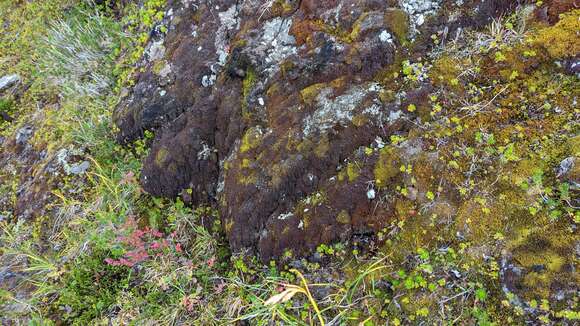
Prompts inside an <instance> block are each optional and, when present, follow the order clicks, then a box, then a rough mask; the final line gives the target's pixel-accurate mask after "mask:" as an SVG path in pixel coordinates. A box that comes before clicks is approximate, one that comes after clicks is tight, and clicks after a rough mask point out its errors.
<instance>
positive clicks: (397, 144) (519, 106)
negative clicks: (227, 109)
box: [0, 0, 580, 325]
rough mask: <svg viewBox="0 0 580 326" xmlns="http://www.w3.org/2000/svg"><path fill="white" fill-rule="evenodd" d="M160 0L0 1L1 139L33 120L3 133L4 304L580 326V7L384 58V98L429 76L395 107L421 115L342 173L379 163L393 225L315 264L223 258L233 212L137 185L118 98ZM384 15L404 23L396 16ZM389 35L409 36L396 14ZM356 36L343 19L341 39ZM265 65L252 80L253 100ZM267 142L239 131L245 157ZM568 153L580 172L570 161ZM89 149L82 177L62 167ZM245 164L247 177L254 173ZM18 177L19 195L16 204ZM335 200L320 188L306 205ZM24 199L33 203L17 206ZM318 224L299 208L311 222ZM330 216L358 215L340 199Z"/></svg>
mask: <svg viewBox="0 0 580 326" xmlns="http://www.w3.org/2000/svg"><path fill="white" fill-rule="evenodd" d="M283 4H284V2H282V1H278V2H277V5H279V6H282V7H283ZM164 5H165V3H164V1H161V0H147V1H144V4H143V7H138V6H137V5H136V4H126V5H123V6H121V5H118V6H112V7H101V8H95V7H93V6H90V5H87V4H84V3H79V2H77V1H72V0H71V1H57V0H47V1H33V2H27V1H22V2H14V1H3V2H0V12H1V13H2V19H3V20H5V21H7V22H9V24H8V25H7V26H8V27H7V28H6V32H3V33H2V34H1V35H0V48H1V49H2V52H1V53H0V72H2V75H4V74H8V73H18V74H19V75H20V76H21V77H22V78H23V80H24V84H25V85H27V87H26V88H25V89H21V90H20V91H19V93H17V94H16V95H14V94H11V95H7V96H6V97H5V98H2V99H1V100H0V113H7V114H8V115H10V116H11V117H12V118H13V119H14V120H13V121H3V120H1V119H0V132H1V136H2V137H4V138H6V139H12V138H14V137H15V136H14V135H16V134H18V133H19V132H20V134H22V132H21V130H23V128H25V127H26V126H32V127H33V130H34V132H33V134H32V135H31V136H30V138H29V139H28V141H27V144H28V145H29V147H25V148H22V146H20V145H18V144H17V143H15V142H10V141H8V140H7V141H5V142H3V144H2V150H3V152H2V154H1V161H0V162H1V164H2V169H1V170H0V182H1V183H0V197H1V200H0V215H1V216H2V217H1V218H0V227H1V232H0V236H1V238H0V254H1V258H0V262H1V263H2V268H1V269H0V279H1V280H2V286H1V288H0V309H1V310H0V315H1V316H2V318H6V320H14V321H17V320H21V321H30V323H31V324H34V325H44V324H46V325H51V324H59V323H60V324H77V325H87V324H107V323H109V322H110V323H112V324H114V325H117V324H130V323H133V324H136V325H141V324H145V323H146V322H153V323H158V324H163V325H166V324H167V325H170V324H191V325H211V324H236V323H241V322H242V321H248V322H249V323H250V324H252V325H269V324H285V325H318V324H328V325H330V324H333V325H340V324H347V325H350V324H352V325H357V324H360V325H384V324H386V323H387V322H388V324H389V325H399V324H419V323H421V322H422V323H424V324H436V323H438V322H442V321H444V322H445V323H449V324H478V325H494V324H496V325H501V324H522V323H524V322H525V321H531V322H533V323H543V324H570V325H572V324H574V323H575V322H577V320H578V319H579V315H578V296H577V291H578V289H577V284H578V283H579V281H580V280H579V277H578V273H577V271H576V269H577V260H578V253H577V249H575V248H576V247H577V246H578V236H577V224H578V222H579V219H580V213H579V212H578V210H577V207H575V205H576V206H577V203H578V189H577V188H574V187H577V184H575V182H577V180H578V175H579V172H578V171H579V170H578V169H579V166H580V163H578V157H580V153H579V150H580V138H579V136H578V131H579V130H578V129H579V128H578V127H579V126H578V120H579V119H578V118H579V114H580V112H579V111H578V108H577V104H575V103H576V101H577V97H578V89H579V86H580V85H579V83H578V77H577V76H575V75H573V74H566V73H565V72H564V71H563V69H562V67H561V66H562V64H561V62H562V61H564V60H566V59H569V58H571V57H574V56H576V55H577V54H578V53H579V52H580V44H579V41H578V39H579V38H578V35H577V32H578V30H579V29H580V25H579V19H580V18H579V17H580V16H579V15H580V12H579V11H578V10H576V11H569V12H567V13H565V14H563V15H562V17H561V18H560V20H559V22H558V23H556V24H555V25H551V26H550V25H547V24H544V23H540V22H536V21H534V20H533V19H532V18H530V17H529V16H530V14H529V13H528V15H527V16H526V12H525V11H524V10H523V9H522V10H518V11H516V12H515V13H514V14H512V15H510V16H507V17H503V18H502V19H501V20H496V21H494V23H493V24H492V25H491V26H489V27H488V28H487V29H485V30H482V31H479V32H470V33H467V34H466V35H465V36H464V38H463V39H462V40H461V42H457V43H451V44H447V45H446V46H445V47H437V46H435V49H434V51H433V53H432V55H431V56H429V57H427V58H421V59H409V60H403V58H398V59H397V61H396V62H395V63H393V64H392V65H391V66H390V67H386V68H385V69H384V71H383V72H382V73H381V74H380V75H379V76H377V77H376V82H377V83H380V84H381V85H383V86H384V87H385V89H384V90H383V93H382V94H381V97H383V98H384V99H385V101H389V100H390V99H392V98H393V97H394V96H395V93H396V92H399V91H404V90H411V89H414V87H415V86H416V85H417V84H418V83H419V80H424V79H426V78H429V80H430V81H431V82H430V83H431V84H432V86H433V88H432V91H431V92H430V94H429V96H428V100H427V101H422V102H411V103H408V104H406V105H405V107H404V108H403V110H404V111H405V112H406V113H408V114H410V117H417V116H419V117H421V120H420V121H421V122H419V124H418V125H417V128H416V129H412V130H411V131H410V132H408V133H404V134H396V135H393V136H391V138H390V139H385V140H384V143H382V142H381V144H380V146H379V145H377V144H376V143H372V144H369V146H367V147H365V148H364V149H363V153H364V155H361V156H360V158H359V161H360V162H357V161H352V162H349V163H348V164H345V165H344V167H343V169H342V170H338V171H337V172H336V175H337V179H338V180H339V182H341V183H353V182H356V181H357V180H359V178H363V177H368V175H369V173H366V176H365V172H369V171H361V169H360V168H359V166H362V165H363V164H362V163H365V162H371V160H375V161H372V162H374V163H373V165H372V167H373V168H372V171H370V178H371V180H370V181H371V183H372V186H373V189H376V193H377V196H379V195H380V196H382V197H381V200H383V201H388V202H392V203H393V207H395V209H394V212H393V216H392V221H391V222H389V224H388V226H386V227H385V228H384V229H383V230H381V231H380V232H378V233H377V234H376V235H375V236H374V239H373V240H376V241H373V242H372V243H373V247H370V245H368V243H371V242H366V239H364V238H361V239H358V238H355V239H352V240H351V241H350V242H347V243H334V244H320V246H319V247H318V248H317V253H316V255H314V258H315V259H310V260H308V259H301V258H296V257H293V253H292V252H290V251H288V252H287V253H286V255H284V257H281V258H280V259H279V260H278V261H273V262H271V264H269V265H266V266H265V265H263V264H261V263H260V262H259V261H258V259H257V258H255V257H253V256H251V255H245V253H236V254H231V253H230V251H229V249H228V246H227V243H226V240H225V239H224V233H225V232H228V225H222V223H221V222H220V219H219V217H218V213H217V212H216V211H215V209H212V208H210V207H206V206H200V207H195V208H191V207H187V206H186V205H185V204H184V203H183V202H182V201H181V200H180V199H176V200H167V199H161V198H153V197H151V196H150V195H148V194H146V193H144V192H143V191H142V189H141V187H140V185H139V183H138V181H137V180H138V176H139V173H140V171H141V162H142V159H143V158H144V156H145V155H146V154H147V152H148V146H149V143H150V142H151V139H152V137H153V135H152V134H151V133H148V132H146V133H145V137H144V138H143V139H142V140H138V141H136V142H134V143H131V144H128V145H127V146H120V145H119V144H117V143H116V142H115V140H114V131H115V130H114V127H113V125H112V123H111V112H112V107H113V106H114V105H115V104H116V101H117V98H118V97H119V95H120V93H122V92H124V91H126V88H127V87H130V86H131V85H132V84H133V83H134V80H133V79H132V78H133V73H134V72H135V71H136V69H137V68H136V67H138V65H137V63H138V61H139V60H140V58H141V57H142V55H143V52H144V47H145V45H146V43H147V41H148V35H149V32H150V30H151V28H152V27H153V26H157V24H158V23H159V22H160V21H161V20H162V18H163V15H164V11H163V8H164V7H163V6H164ZM392 15H394V16H396V17H398V18H397V19H396V20H395V19H393V21H401V22H400V24H406V20H405V19H404V18H405V17H404V13H402V12H396V13H392ZM401 15H403V16H402V18H401V17H400V16H401ZM405 26H406V25H405ZM158 28H159V29H160V30H163V26H162V25H161V26H160V27H158ZM394 31H395V36H396V37H397V38H401V39H403V41H404V44H405V46H411V45H409V44H408V42H410V41H407V40H406V39H405V35H406V33H407V32H408V31H407V28H403V27H401V26H396V27H394ZM355 32H356V31H353V33H350V34H348V35H347V34H345V33H339V32H336V33H337V35H342V37H344V38H346V39H349V40H350V38H356V33H355ZM297 33H299V31H298V32H297ZM343 34H344V35H343ZM431 40H432V42H434V43H435V44H438V42H439V39H438V36H437V35H433V36H432V37H431ZM556 62H559V63H560V64H556ZM255 78H256V77H255V75H254V73H253V72H252V71H251V70H249V71H248V73H247V74H246V75H245V79H244V81H243V87H244V91H243V94H241V95H242V96H243V98H244V102H243V103H246V100H247V97H248V96H249V93H250V88H251V87H252V85H253V84H254V83H255ZM318 86H320V87H316V85H314V86H311V87H309V88H305V89H304V90H303V92H302V95H303V97H304V101H305V102H306V101H309V100H314V98H315V97H316V96H317V94H318V92H319V91H320V90H321V89H322V88H324V87H326V86H325V85H322V86H321V85H318ZM330 87H337V88H338V87H341V86H340V81H336V83H334V84H333V85H330ZM39 108H41V109H39ZM242 109H244V110H245V109H247V107H246V106H245V105H244V106H242ZM244 113H246V112H245V111H244ZM359 118H360V119H364V117H359ZM353 121H355V122H356V121H357V117H354V119H353ZM355 124H356V123H355ZM260 141H261V138H260V134H259V133H258V132H256V130H253V129H249V130H248V131H247V132H246V133H245V136H244V137H243V138H242V141H241V147H240V152H241V153H242V154H243V153H251V151H252V150H253V149H254V148H256V147H257V146H258V145H259V143H260ZM326 144H327V143H326ZM28 145H27V146H28ZM326 146H327V145H326ZM294 147H295V148H298V149H300V148H314V151H315V153H316V155H320V156H323V155H324V154H325V152H326V151H327V150H328V148H325V141H324V139H321V140H320V142H319V144H316V146H313V144H302V143H300V144H291V143H290V142H289V143H288V145H287V148H290V149H292V150H293V149H294ZM284 148H285V147H282V146H281V150H284ZM414 148H419V149H421V150H419V151H417V150H413V149H414ZM63 150H64V151H63ZM40 152H44V154H43V155H40V154H38V153H40ZM160 153H163V152H159V153H158V156H160V155H159V154H160ZM248 155H249V154H248ZM161 156H163V155H161ZM570 157H573V158H576V165H573V168H572V170H570V171H566V173H563V174H562V173H560V170H559V169H560V165H561V162H563V161H564V160H565V159H567V158H570ZM162 158H163V157H161V158H160V159H162ZM85 161H86V162H89V164H90V167H89V169H88V170H87V171H86V173H78V174H77V173H73V172H71V171H72V170H74V167H76V166H77V165H78V164H80V163H82V162H85ZM240 162H241V165H243V166H242V168H245V169H247V168H249V167H250V166H251V165H252V163H253V162H252V161H251V159H250V158H246V159H244V160H240ZM51 171H52V172H51ZM54 171H56V172H54ZM41 176H42V178H41ZM239 178H240V179H241V180H240V182H241V183H253V182H254V181H253V179H252V174H251V173H248V174H246V175H241V174H240V175H239ZM23 187H24V192H25V193H30V194H31V195H30V196H29V197H26V198H24V199H20V197H19V196H17V193H21V191H19V190H21V189H23ZM47 189H48V190H47ZM37 194H39V195H37ZM327 201H328V199H327V196H326V189H320V191H319V192H317V193H316V194H314V195H312V196H310V197H309V200H308V201H305V202H303V203H300V204H299V205H297V211H296V212H297V214H298V213H300V214H304V209H305V208H309V207H315V206H318V205H320V204H321V203H326V202H327ZM31 202H35V203H41V202H42V203H43V204H42V209H35V210H34V211H32V212H30V211H27V210H26V209H25V208H26V207H27V205H28V204H29V203H31ZM23 207H24V208H23ZM20 215H21V216H25V217H18V216H20ZM313 218H316V216H309V215H307V214H304V219H303V221H304V224H305V225H304V227H305V228H306V229H307V228H308V221H309V219H313ZM336 218H337V220H338V221H339V222H340V223H344V224H347V223H349V222H350V220H351V216H349V214H348V213H347V212H346V211H341V212H340V213H339V214H338V216H337V217H336ZM506 253H508V254H506ZM516 269H519V270H520V271H523V272H517V271H516ZM516 274H517V275H516ZM556 296H561V297H562V299H560V300H554V299H553V298H554V297H556Z"/></svg>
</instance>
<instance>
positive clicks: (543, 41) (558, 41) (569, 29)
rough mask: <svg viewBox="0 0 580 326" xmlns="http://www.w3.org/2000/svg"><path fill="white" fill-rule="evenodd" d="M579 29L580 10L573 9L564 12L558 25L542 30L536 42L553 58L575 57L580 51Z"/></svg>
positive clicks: (535, 39)
mask: <svg viewBox="0 0 580 326" xmlns="http://www.w3.org/2000/svg"><path fill="white" fill-rule="evenodd" d="M578 31H580V10H573V11H571V12H569V13H567V14H564V15H563V16H562V18H561V19H560V21H559V22H558V23H557V24H556V25H554V26H551V27H547V28H544V29H542V30H540V31H539V32H538V34H537V36H536V37H535V38H534V42H535V43H536V44H537V45H538V46H542V47H544V48H545V49H546V51H548V53H549V54H550V56H551V57H552V58H553V59H562V58H566V57H573V56H575V55H577V54H578V53H580V37H579V36H578Z"/></svg>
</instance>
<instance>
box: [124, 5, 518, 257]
mask: <svg viewBox="0 0 580 326" xmlns="http://www.w3.org/2000/svg"><path fill="white" fill-rule="evenodd" d="M515 2H516V1H497V0H487V1H479V0H477V1H403V0H401V1H398V2H397V1H374V0H366V1H358V0H357V1H355V0H341V1H307V0H303V1H294V2H285V3H284V4H283V5H282V4H281V3H280V2H276V4H274V5H273V6H272V7H271V8H264V7H263V6H261V4H260V2H252V1H244V2H239V1H232V0H220V1H213V2H212V5H211V6H208V3H207V2H199V3H198V2H194V1H171V2H170V4H169V7H168V10H167V15H166V16H167V17H166V23H167V26H168V27H169V30H168V32H167V34H166V35H152V39H151V42H150V45H149V47H148V49H147V51H146V52H147V53H146V58H145V59H144V60H145V61H144V63H143V64H144V72H143V73H141V74H140V75H139V76H138V83H137V85H136V86H135V87H134V89H133V90H132V93H131V94H130V95H129V96H127V97H126V98H124V99H122V101H121V103H120V104H119V106H118V107H117V109H116V112H115V115H114V119H115V122H116V124H117V126H118V127H119V129H120V133H119V139H120V140H121V141H132V140H135V139H137V138H139V137H140V136H141V135H142V132H143V131H144V130H154V131H156V138H155V140H154V143H153V145H152V150H151V153H150V155H149V157H148V158H147V160H146V161H145V164H144V168H143V173H142V177H141V182H142V184H143V187H144V189H145V190H146V191H148V192H150V193H152V194H154V195H158V196H167V197H175V196H178V195H180V194H182V195H183V196H184V198H186V199H188V200H189V201H190V202H191V203H192V204H194V205H198V204H210V205H217V207H219V209H220V211H221V218H222V222H223V225H224V226H225V229H226V232H227V234H228V237H229V241H230V245H231V247H232V249H233V250H240V249H243V248H252V249H254V250H257V252H258V253H259V254H260V255H261V257H262V258H263V259H264V260H267V259H270V258H272V257H276V256H280V255H281V254H283V253H284V251H285V250H288V249H290V250H293V251H294V252H295V253H299V254H300V253H304V252H306V251H308V250H312V249H313V248H315V246H316V245H318V244H319V243H323V242H331V241H335V240H339V239H343V240H344V239H348V238H350V237H352V236H353V235H356V234H366V233H369V232H374V231H376V230H379V229H381V228H382V227H383V226H384V225H385V224H386V223H388V222H389V221H390V216H391V210H392V208H391V207H390V205H389V204H388V203H383V204H382V205H380V206H379V205H377V200H379V199H378V198H376V197H375V192H374V189H373V187H374V180H375V177H374V175H373V173H374V172H373V167H374V166H375V163H376V162H377V160H378V159H379V157H378V155H376V154H373V155H365V153H364V148H365V147H367V146H380V143H381V142H382V141H381V139H388V138H389V137H390V136H391V135H393V134H396V133H398V132H401V131H405V130H407V129H409V126H410V123H409V122H408V121H409V119H410V118H414V113H412V112H403V111H402V109H403V108H405V107H407V105H408V104H409V103H411V102H410V100H411V99H412V100H413V103H420V102H421V101H427V96H428V94H429V87H431V86H429V85H428V84H425V85H423V86H421V87H419V88H418V89H416V90H412V91H409V92H403V93H396V92H397V89H398V86H397V85H396V84H392V85H385V83H384V82H383V83H379V82H377V80H385V78H384V76H387V75H389V74H392V72H393V71H396V70H397V69H395V70H391V67H400V65H401V62H402V61H403V60H404V59H406V58H419V57H421V56H424V55H426V53H427V51H428V50H429V49H430V47H431V46H432V44H433V43H432V41H431V39H430V37H431V35H432V34H437V33H438V35H441V36H442V38H443V41H445V40H446V39H452V38H454V36H455V34H456V32H457V31H458V30H460V29H465V28H470V27H473V28H475V27H480V26H483V25H485V24H487V23H489V21H490V20H491V19H492V18H493V17H494V16H497V15H499V14H501V13H503V12H504V11H506V10H508V9H509V8H510V7H511V6H512V5H513V4H514V3H515ZM412 40H414V42H413V43H410V42H411V41H412ZM393 91H394V92H393ZM393 94H394V95H393ZM375 140H377V141H375ZM341 171H346V172H344V173H342V172H341ZM384 182H388V181H386V180H384ZM189 189H191V190H189ZM184 190H186V191H184ZM369 194H370V195H369Z"/></svg>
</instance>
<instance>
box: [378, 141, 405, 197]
mask: <svg viewBox="0 0 580 326" xmlns="http://www.w3.org/2000/svg"><path fill="white" fill-rule="evenodd" d="M397 163H398V155H397V154H396V151H395V149H394V148H392V147H385V148H383V149H381V151H380V153H379V158H378V160H377V162H376V163H375V168H374V175H375V182H376V184H377V186H379V187H385V186H387V185H389V184H390V182H391V181H392V179H394V178H395V177H396V176H397V175H398V174H399V172H400V171H399V166H398V165H397Z"/></svg>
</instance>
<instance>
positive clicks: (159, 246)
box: [105, 217, 183, 267]
mask: <svg viewBox="0 0 580 326" xmlns="http://www.w3.org/2000/svg"><path fill="white" fill-rule="evenodd" d="M121 230H122V231H123V233H125V234H127V233H128V235H121V236H119V237H117V241H119V243H120V244H121V245H122V246H123V248H124V249H125V250H126V252H125V254H124V255H123V257H121V258H119V259H113V258H106V259H105V262H106V263H107V264H109V265H112V266H127V267H133V266H135V265H136V264H139V263H141V262H143V261H146V260H148V259H151V258H154V257H160V256H161V255H162V254H163V253H164V252H165V251H167V250H175V252H176V253H181V252H182V251H183V249H182V248H181V244H179V243H176V241H175V239H174V238H175V233H172V234H170V235H168V236H165V235H164V234H163V233H162V232H160V231H159V230H156V229H152V228H149V227H145V228H143V229H139V227H138V225H137V222H136V221H135V219H134V218H132V217H129V218H128V219H127V221H126V222H125V224H123V226H122V229H121Z"/></svg>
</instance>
